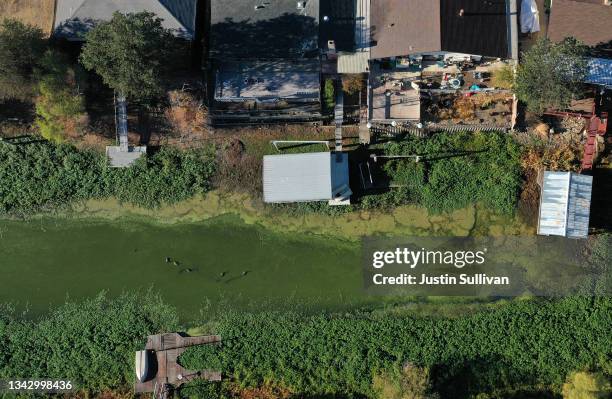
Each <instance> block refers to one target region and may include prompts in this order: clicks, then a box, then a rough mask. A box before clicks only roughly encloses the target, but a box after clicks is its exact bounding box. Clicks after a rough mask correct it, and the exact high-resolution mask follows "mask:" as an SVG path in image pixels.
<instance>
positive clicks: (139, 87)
mask: <svg viewBox="0 0 612 399" xmlns="http://www.w3.org/2000/svg"><path fill="white" fill-rule="evenodd" d="M161 23H162V20H161V19H160V18H157V17H155V14H153V13H150V12H140V13H136V14H121V13H119V12H115V13H114V14H113V18H112V19H111V20H110V21H108V22H102V23H100V24H99V25H98V26H96V27H95V28H94V29H92V30H91V31H89V32H88V33H87V35H86V37H85V45H84V46H83V51H82V53H81V56H80V60H81V63H82V64H83V66H85V68H86V69H87V70H90V71H91V70H92V71H95V72H96V73H97V74H98V75H100V76H101V77H102V79H103V81H104V83H105V84H106V85H108V86H109V87H111V88H112V89H114V90H116V91H117V92H119V93H121V94H123V95H125V96H127V97H131V98H132V99H138V100H150V99H152V98H154V97H156V96H158V95H160V94H161V93H162V84H161V79H160V76H161V75H162V74H163V72H164V70H165V68H164V65H167V64H169V63H170V60H169V59H168V58H169V57H168V55H169V51H168V49H169V48H170V47H171V46H170V44H171V41H172V34H171V33H170V31H169V30H167V29H164V28H163V27H162V24H161Z"/></svg>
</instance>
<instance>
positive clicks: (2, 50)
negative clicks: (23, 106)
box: [0, 19, 45, 101]
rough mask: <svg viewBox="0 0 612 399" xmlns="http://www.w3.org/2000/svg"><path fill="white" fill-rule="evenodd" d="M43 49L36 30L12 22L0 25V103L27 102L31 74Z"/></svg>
mask: <svg viewBox="0 0 612 399" xmlns="http://www.w3.org/2000/svg"><path fill="white" fill-rule="evenodd" d="M44 48H45V42H44V40H43V32H42V30H40V29H39V28H36V27H34V26H30V25H25V24H23V23H21V22H19V21H17V20H14V19H5V20H4V21H2V23H0V101H3V100H9V99H17V100H27V99H29V98H30V96H31V92H32V74H33V71H34V68H35V67H36V65H37V64H38V60H39V58H40V56H41V55H42V53H43V51H44Z"/></svg>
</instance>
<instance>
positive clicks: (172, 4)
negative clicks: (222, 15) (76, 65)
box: [53, 0, 198, 42]
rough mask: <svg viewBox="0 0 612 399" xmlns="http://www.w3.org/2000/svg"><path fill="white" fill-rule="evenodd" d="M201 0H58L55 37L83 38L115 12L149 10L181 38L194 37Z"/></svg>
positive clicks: (189, 38) (76, 39) (74, 39)
mask: <svg viewBox="0 0 612 399" xmlns="http://www.w3.org/2000/svg"><path fill="white" fill-rule="evenodd" d="M197 3H198V0H123V1H116V0H57V2H56V6H55V22H54V26H53V36H54V37H56V38H63V39H67V40H70V41H77V42H78V41H83V40H84V39H85V34H86V33H87V32H88V31H89V30H91V29H92V28H93V27H94V26H95V25H96V23H98V22H100V21H108V20H110V19H111V18H112V17H113V13H115V12H120V13H123V14H127V13H137V12H142V11H149V12H152V13H154V14H155V15H156V16H158V17H159V18H161V19H162V20H163V21H162V25H163V26H164V27H165V28H166V29H170V30H171V31H172V32H173V33H174V35H175V36H176V37H178V38H181V39H185V40H189V41H191V40H193V39H194V38H195V32H196V14H197Z"/></svg>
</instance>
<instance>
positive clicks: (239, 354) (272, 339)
mask: <svg viewBox="0 0 612 399" xmlns="http://www.w3.org/2000/svg"><path fill="white" fill-rule="evenodd" d="M216 321H217V323H216V326H217V327H216V332H217V333H219V334H221V336H222V337H223V339H224V342H225V343H224V344H223V346H222V347H220V348H213V347H199V348H193V349H189V350H188V351H187V352H186V353H185V354H184V355H183V356H182V357H181V362H182V364H183V365H185V366H186V367H188V368H190V369H206V368H212V369H219V370H223V372H224V373H226V374H227V375H228V376H230V378H232V379H235V380H236V381H237V382H238V383H239V384H241V386H245V387H248V386H257V385H260V384H263V383H270V384H275V385H279V386H284V387H287V388H289V389H290V390H292V391H293V392H296V393H300V394H301V395H305V396H308V395H311V396H315V395H329V396H332V395H340V396H341V395H355V396H359V395H368V396H372V395H374V392H373V388H372V378H373V376H374V375H376V374H378V373H381V372H385V371H389V370H394V369H395V370H397V369H399V368H401V367H402V365H404V364H405V363H406V362H412V363H414V364H419V365H422V366H424V367H428V368H430V369H431V371H432V375H433V376H434V389H435V390H436V391H438V392H440V394H441V397H449V398H450V397H453V398H461V397H468V396H469V395H471V394H478V393H481V392H491V391H492V390H493V389H511V388H513V387H518V386H521V387H526V386H534V387H535V386H540V387H541V386H543V385H544V386H550V385H555V386H558V387H560V386H561V384H562V383H563V381H564V380H565V376H566V375H567V374H568V373H569V372H570V371H571V370H576V369H581V368H584V367H598V366H599V365H600V362H601V361H602V359H605V358H606V357H608V356H610V354H611V348H612V346H611V345H610V333H609V326H610V325H611V323H612V300H611V299H610V298H608V297H606V298H597V299H592V298H584V297H576V298H567V299H561V300H543V299H542V300H531V301H514V302H511V303H509V304H507V305H504V306H500V307H499V308H496V309H495V310H487V311H483V312H480V313H476V314H473V315H466V316H462V317H458V318H452V319H447V318H430V317H418V316H404V315H398V314H390V313H383V314H343V315H338V316H335V317H334V316H329V315H314V316H307V315H300V314H296V313H283V314H280V313H262V314H239V313H227V314H224V315H222V316H221V317H220V319H219V320H216ZM468 381H469V383H468Z"/></svg>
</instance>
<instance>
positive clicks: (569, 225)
mask: <svg viewBox="0 0 612 399" xmlns="http://www.w3.org/2000/svg"><path fill="white" fill-rule="evenodd" d="M592 185H593V177H592V176H587V175H579V174H576V173H571V172H549V171H546V172H544V179H543V183H542V192H541V200H540V217H539V221H538V234H540V235H555V236H562V237H572V238H583V237H586V236H587V235H588V228H589V213H590V205H591V190H592Z"/></svg>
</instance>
